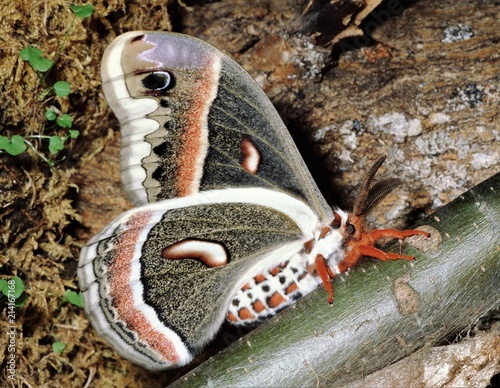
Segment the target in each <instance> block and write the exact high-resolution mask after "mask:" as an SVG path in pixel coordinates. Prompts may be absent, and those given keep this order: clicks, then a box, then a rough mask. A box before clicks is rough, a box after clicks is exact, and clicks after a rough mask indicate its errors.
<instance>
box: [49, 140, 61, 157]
mask: <svg viewBox="0 0 500 388" xmlns="http://www.w3.org/2000/svg"><path fill="white" fill-rule="evenodd" d="M63 148H64V142H63V140H62V139H61V136H51V137H50V140H49V151H50V153H51V154H52V155H55V154H57V153H58V152H59V151H61V150H62V149H63Z"/></svg>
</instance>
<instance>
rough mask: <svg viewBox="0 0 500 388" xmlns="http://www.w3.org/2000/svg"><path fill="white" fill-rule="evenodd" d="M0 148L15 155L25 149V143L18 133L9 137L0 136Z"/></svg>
mask: <svg viewBox="0 0 500 388" xmlns="http://www.w3.org/2000/svg"><path fill="white" fill-rule="evenodd" d="M0 150H5V151H6V152H7V153H9V154H10V155H12V156H16V155H19V154H22V153H23V152H24V151H26V144H25V143H24V139H23V138H22V137H21V136H19V135H14V136H12V138H11V139H9V138H8V137H5V136H0Z"/></svg>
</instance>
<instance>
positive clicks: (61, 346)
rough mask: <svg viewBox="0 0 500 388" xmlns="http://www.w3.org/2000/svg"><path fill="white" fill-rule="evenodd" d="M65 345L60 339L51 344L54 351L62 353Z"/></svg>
mask: <svg viewBox="0 0 500 388" xmlns="http://www.w3.org/2000/svg"><path fill="white" fill-rule="evenodd" d="M65 347H66V344H65V343H64V342H61V341H56V342H54V343H53V344H52V350H53V351H54V353H62V352H63V350H64V348H65Z"/></svg>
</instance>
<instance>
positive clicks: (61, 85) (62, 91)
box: [54, 81, 71, 97]
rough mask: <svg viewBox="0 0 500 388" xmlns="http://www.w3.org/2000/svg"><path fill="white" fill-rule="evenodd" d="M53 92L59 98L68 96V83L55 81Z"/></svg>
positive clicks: (69, 91) (69, 89)
mask: <svg viewBox="0 0 500 388" xmlns="http://www.w3.org/2000/svg"><path fill="white" fill-rule="evenodd" d="M54 92H55V93H56V95H58V96H59V97H66V96H67V95H68V94H70V93H71V87H70V86H69V83H67V82H66V81H57V82H56V83H55V84H54Z"/></svg>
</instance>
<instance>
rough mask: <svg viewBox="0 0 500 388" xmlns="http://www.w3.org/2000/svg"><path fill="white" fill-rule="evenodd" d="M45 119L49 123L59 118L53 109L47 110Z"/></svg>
mask: <svg viewBox="0 0 500 388" xmlns="http://www.w3.org/2000/svg"><path fill="white" fill-rule="evenodd" d="M45 118H46V119H47V120H49V121H53V120H55V119H56V118H57V116H56V112H55V111H54V109H53V108H49V109H47V111H46V112H45Z"/></svg>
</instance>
